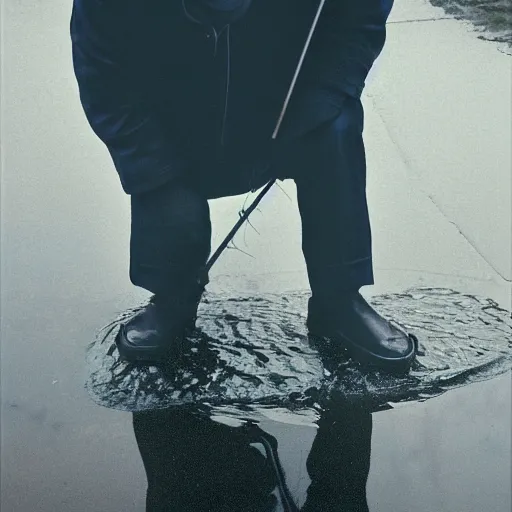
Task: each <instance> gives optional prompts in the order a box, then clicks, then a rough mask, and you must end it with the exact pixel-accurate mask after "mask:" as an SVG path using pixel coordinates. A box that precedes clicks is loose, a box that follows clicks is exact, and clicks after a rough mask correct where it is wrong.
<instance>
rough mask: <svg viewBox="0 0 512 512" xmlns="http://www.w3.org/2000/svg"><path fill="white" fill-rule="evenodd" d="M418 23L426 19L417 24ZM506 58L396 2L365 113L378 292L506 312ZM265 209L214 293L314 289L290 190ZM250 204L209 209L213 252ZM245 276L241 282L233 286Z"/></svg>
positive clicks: (411, 1) (442, 19)
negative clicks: (480, 298)
mask: <svg viewBox="0 0 512 512" xmlns="http://www.w3.org/2000/svg"><path fill="white" fill-rule="evenodd" d="M418 20H422V21H418ZM510 85H511V75H510V57H508V56H506V55H504V54H502V53H500V52H499V51H498V49H497V44H495V43H489V42H484V41H481V40H479V39H477V37H476V35H475V34H474V33H472V32H471V30H470V29H469V28H468V26H467V25H466V24H465V23H463V22H460V21H457V20H452V19H446V16H445V15H444V13H443V12H442V10H440V9H437V8H433V7H432V6H430V4H428V3H427V2H425V1H423V0H407V1H405V0H397V1H396V2H395V8H394V10H393V13H392V16H391V17H390V20H389V27H388V41H387V45H386V47H385V49H384V51H383V53H382V55H381V57H380V58H379V60H378V61H377V62H376V64H375V67H374V69H373V71H372V73H371V75H370V77H369V79H368V86H367V88H366V91H365V94H364V97H363V104H364V107H365V112H366V123H365V142H366V148H367V160H368V198H369V203H370V214H371V219H372V231H373V245H374V254H375V260H374V263H375V277H376V286H375V287H371V288H368V289H363V291H365V293H366V292H368V293H372V294H373V293H378V292H382V291H386V292H388V291H392V290H402V289H403V288H405V287H408V286H415V285H419V286H447V287H454V288H457V289H459V290H460V291H464V292H468V293H476V294H484V295H488V296H491V297H493V298H495V299H496V300H498V301H499V302H500V303H501V304H503V305H504V306H505V307H507V308H509V309H510V300H511V299H510V297H511V296H510V280H511V278H512V276H511V232H512V226H511V161H510V153H511V152H510V140H512V136H511V121H510V113H511V96H510ZM281 185H282V186H283V188H284V189H285V190H286V192H287V193H288V194H289V196H290V197H291V198H292V201H290V200H289V199H288V198H287V197H286V195H285V194H284V193H283V192H282V191H281V190H279V189H278V188H275V189H274V190H273V191H272V192H271V193H270V194H269V196H268V198H267V199H265V200H264V201H263V204H262V206H261V213H258V212H256V213H254V214H253V217H252V223H253V225H254V226H255V227H256V228H257V230H258V231H259V233H260V235H258V234H256V233H255V232H254V230H253V229H252V228H250V227H247V228H246V229H245V230H244V232H241V233H240V234H239V235H238V236H237V238H236V244H237V246H238V247H239V248H240V249H242V250H244V251H246V252H248V253H250V254H251V255H252V256H253V257H249V256H246V255H244V254H241V253H239V252H237V251H227V252H226V253H225V254H224V255H223V257H222V259H221V260H220V261H219V262H218V263H217V264H216V266H215V267H214V269H213V272H212V285H211V286H210V289H212V290H217V289H221V290H229V291H232V292H236V291H237V290H239V289H247V290H252V291H255V292H256V291H257V292H264V291H284V290H292V289H301V288H305V287H307V278H306V272H305V266H304V262H303V259H302V254H301V251H300V223H299V217H298V211H297V208H296V200H295V189H294V185H293V183H292V182H285V183H284V184H281ZM245 199H246V198H245V197H237V198H229V199H221V200H217V201H214V202H212V217H213V221H214V246H216V244H218V243H219V242H220V240H221V239H222V237H223V236H224V234H225V233H226V232H227V231H228V230H229V229H230V227H231V225H232V223H233V222H234V221H236V219H237V212H238V210H239V209H240V207H241V206H242V204H243V202H244V200H245ZM236 275H238V277H239V279H235V280H234V279H233V278H234V276H236Z"/></svg>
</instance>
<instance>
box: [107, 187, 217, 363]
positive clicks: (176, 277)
mask: <svg viewBox="0 0 512 512" xmlns="http://www.w3.org/2000/svg"><path fill="white" fill-rule="evenodd" d="M131 206H132V210H131V212H132V232H131V241H130V249H131V254H130V279H131V281H132V283H133V284H135V285H137V286H140V287H142V288H145V289H146V290H148V291H151V292H153V293H154V296H153V298H152V299H151V301H150V303H149V304H148V305H147V306H146V307H145V308H144V309H143V310H142V311H141V312H140V313H139V314H137V315H135V316H134V317H133V318H131V319H130V320H129V321H128V322H127V323H126V324H125V325H123V326H122V327H121V329H120V332H119V335H118V337H117V345H118V348H119V352H120V353H121V355H122V356H123V357H124V358H125V359H128V360H132V361H143V362H158V361H160V360H162V359H166V358H167V357H168V356H169V355H172V351H173V349H176V348H178V347H179V344H177V343H176V340H179V339H181V338H182V337H183V335H184V334H185V333H186V331H187V329H191V328H193V326H194V322H195V318H196V314H197V306H198V304H199V300H200V298H201V294H202V291H203V289H204V285H205V284H206V283H204V282H201V277H202V276H201V270H202V269H203V268H204V266H205V264H206V261H207V258H208V256H209V253H210V243H211V224H210V213H209V207H208V202H207V200H206V198H205V197H203V196H202V195H200V194H199V193H198V192H196V191H195V190H194V189H193V188H192V187H191V186H187V185H186V184H185V183H175V182H172V183H169V184H166V185H164V186H162V187H160V188H158V189H157V190H154V191H151V192H146V193H144V194H137V195H132V196H131Z"/></svg>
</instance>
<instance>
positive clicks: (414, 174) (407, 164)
mask: <svg viewBox="0 0 512 512" xmlns="http://www.w3.org/2000/svg"><path fill="white" fill-rule="evenodd" d="M367 97H368V98H369V99H370V101H371V102H372V105H373V108H374V111H375V113H376V114H377V115H378V116H379V118H380V119H381V121H382V124H383V125H384V128H385V130H386V133H387V134H388V137H389V139H390V141H391V143H392V144H393V146H394V147H395V149H396V151H397V153H398V155H399V156H400V158H401V160H402V162H403V164H404V165H405V167H406V169H407V170H409V171H410V175H408V178H409V179H411V177H412V178H413V179H414V180H416V181H417V183H418V184H419V189H420V191H421V192H422V193H423V194H424V195H425V196H426V197H427V198H428V199H429V201H430V202H431V203H432V204H433V205H434V206H435V208H436V210H437V211H438V212H439V213H440V214H441V215H442V216H443V218H444V219H446V220H447V221H448V222H449V223H450V224H452V225H453V226H454V227H455V228H456V229H457V231H458V232H459V234H460V235H461V236H462V237H463V238H464V240H466V242H467V243H468V244H469V246H470V247H471V248H472V249H473V250H474V251H475V252H476V253H477V254H478V255H479V256H480V258H482V259H483V260H484V261H485V263H486V264H487V265H488V266H489V267H490V268H491V269H492V270H493V271H494V272H495V273H496V274H497V275H498V276H499V277H500V278H501V279H502V280H503V281H505V282H506V283H512V280H511V279H507V278H506V277H505V276H504V275H503V274H502V273H501V271H500V270H498V269H497V268H496V267H495V266H494V265H493V264H492V263H491V262H490V261H489V260H488V259H487V258H486V257H485V256H484V255H483V254H482V253H481V252H480V250H479V249H478V247H477V246H476V243H475V242H473V241H472V240H471V238H470V237H469V236H468V235H466V233H464V231H463V230H462V229H461V227H460V226H459V225H458V224H457V223H456V222H455V221H453V220H451V219H450V218H449V217H448V215H447V214H446V213H445V212H444V210H443V208H442V207H441V206H440V205H439V204H438V203H437V202H436V200H435V199H434V198H433V196H432V195H431V193H430V192H429V191H428V189H427V187H426V186H425V183H424V181H423V179H422V178H421V176H420V175H419V174H418V173H417V172H416V171H415V170H414V164H413V163H412V162H411V160H410V159H409V158H408V157H407V155H406V154H405V153H404V151H403V150H402V147H401V145H400V144H399V142H398V141H396V140H395V137H394V136H393V133H392V131H391V129H390V127H389V125H388V123H387V121H386V119H385V118H384V116H383V114H382V112H381V109H380V108H379V107H378V105H377V102H376V98H375V96H372V95H367Z"/></svg>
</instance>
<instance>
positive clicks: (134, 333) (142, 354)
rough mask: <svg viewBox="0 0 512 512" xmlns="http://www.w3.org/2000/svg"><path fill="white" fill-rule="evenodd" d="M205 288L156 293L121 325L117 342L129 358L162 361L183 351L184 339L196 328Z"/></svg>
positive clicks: (122, 355)
mask: <svg viewBox="0 0 512 512" xmlns="http://www.w3.org/2000/svg"><path fill="white" fill-rule="evenodd" d="M201 294H202V289H197V290H193V291H188V292H187V293H181V294H175V295H168V296H163V295H154V296H153V297H152V298H151V300H150V302H149V304H148V305H147V306H146V307H145V308H144V309H143V310H141V311H140V312H139V313H137V314H136V315H135V316H134V317H132V318H131V319H130V320H129V321H128V322H127V323H126V324H124V325H122V326H121V329H120V330H119V334H118V335H117V338H116V344H117V347H118V350H119V353H120V355H121V357H122V358H123V359H124V360H126V361H131V362H141V363H145V364H158V363H162V362H165V361H167V360H169V359H172V358H174V357H178V356H179V354H180V353H182V351H183V340H184V338H185V336H186V335H187V334H189V333H190V332H192V331H193V330H194V328H195V322H196V318H197V308H198V305H199V302H200V300H201Z"/></svg>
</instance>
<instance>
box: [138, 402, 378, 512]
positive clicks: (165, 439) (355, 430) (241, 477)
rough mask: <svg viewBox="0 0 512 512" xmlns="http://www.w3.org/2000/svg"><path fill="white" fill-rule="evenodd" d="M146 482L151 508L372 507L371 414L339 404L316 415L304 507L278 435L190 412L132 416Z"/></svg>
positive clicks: (325, 511) (259, 511)
mask: <svg viewBox="0 0 512 512" xmlns="http://www.w3.org/2000/svg"><path fill="white" fill-rule="evenodd" d="M133 426H134V431H135V437H136V439H137V444H138V446H139V450H140V453H141V456H142V460H143V463H144V467H145V470H146V475H147V480H148V490H147V497H146V511H147V512H171V511H172V512H207V511H208V512H235V511H237V512H271V511H275V512H277V511H285V512H288V511H299V510H300V511H302V512H331V511H333V512H334V511H339V512H342V511H343V512H367V511H368V510H369V509H368V505H367V500H366V483H367V480H368V474H369V470H370V451H371V435H372V416H371V411H370V409H368V408H367V407H365V406H363V405H350V406H345V405H343V406H337V407H336V408H335V409H334V408H333V410H326V411H324V412H323V413H322V415H321V417H320V419H319V420H318V426H319V428H318V431H317V435H316V438H315V440H314V442H313V445H312V447H311V451H310V453H309V456H308V458H307V462H306V467H307V471H308V474H309V477H310V479H311V484H310V486H309V488H308V491H307V499H306V502H305V503H304V505H303V506H302V507H301V508H300V509H299V508H298V507H297V506H296V505H295V503H296V502H297V497H294V496H292V495H291V494H290V491H289V489H288V485H287V483H288V484H290V482H286V479H285V475H284V471H283V469H282V467H281V463H280V460H279V454H278V443H277V440H276V439H275V437H273V436H271V435H270V434H268V433H267V432H265V431H263V430H262V429H261V428H260V427H259V426H258V425H257V424H255V423H251V422H247V423H245V424H244V425H243V426H241V427H232V426H228V425H225V424H221V423H219V422H216V421H214V420H212V419H209V418H207V417H206V416H199V415H197V414H194V413H193V412H190V411H186V410H170V409H169V410H163V411H162V410H159V411H150V412H139V413H135V414H134V415H133Z"/></svg>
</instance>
